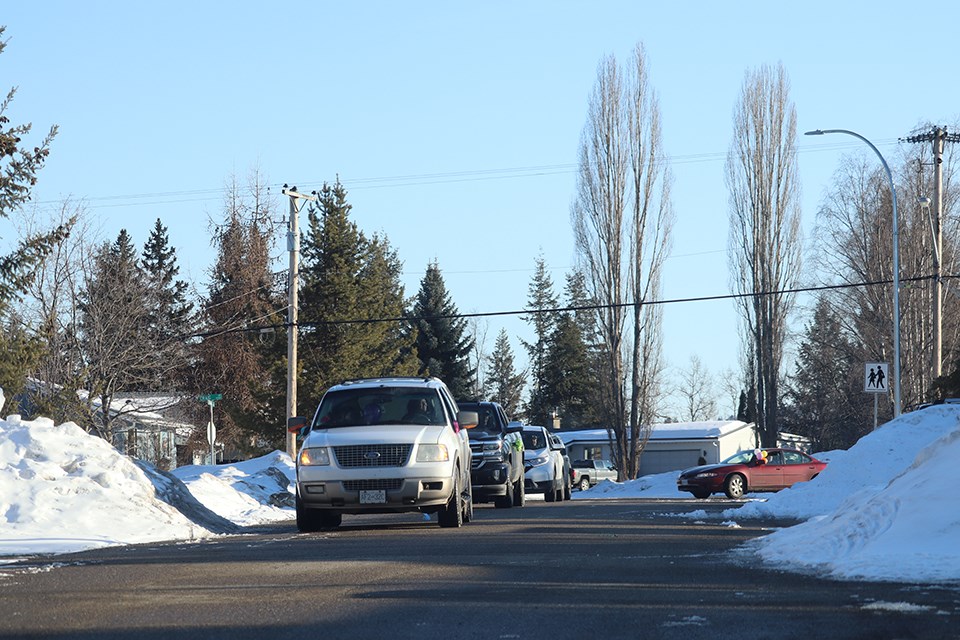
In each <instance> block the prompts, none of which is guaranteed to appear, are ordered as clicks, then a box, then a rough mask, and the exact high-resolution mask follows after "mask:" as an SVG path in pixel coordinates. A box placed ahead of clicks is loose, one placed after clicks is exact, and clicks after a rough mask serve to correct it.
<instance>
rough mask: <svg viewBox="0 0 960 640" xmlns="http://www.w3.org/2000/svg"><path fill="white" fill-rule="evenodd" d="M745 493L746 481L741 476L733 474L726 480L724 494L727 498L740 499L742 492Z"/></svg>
mask: <svg viewBox="0 0 960 640" xmlns="http://www.w3.org/2000/svg"><path fill="white" fill-rule="evenodd" d="M745 491H746V481H745V480H744V478H743V476H742V475H740V474H739V473H735V474H733V475H732V476H730V477H729V478H727V484H726V489H725V493H726V494H727V497H728V498H731V499H733V500H736V499H737V498H742V497H743V494H744V492H745Z"/></svg>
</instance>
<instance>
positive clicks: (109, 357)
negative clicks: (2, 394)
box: [78, 229, 156, 441]
mask: <svg viewBox="0 0 960 640" xmlns="http://www.w3.org/2000/svg"><path fill="white" fill-rule="evenodd" d="M145 289H146V285H145V278H144V274H143V271H142V269H141V266H140V264H139V262H138V260H137V255H136V250H135V248H134V246H133V242H132V241H131V239H130V235H129V234H128V233H127V231H126V229H121V230H120V234H119V235H118V236H117V239H116V240H115V241H114V242H113V243H111V244H105V245H103V246H102V247H101V248H100V249H99V250H98V251H97V253H96V254H95V255H94V258H93V265H92V268H91V270H90V272H89V273H87V274H86V281H85V282H84V288H83V290H82V291H81V292H80V296H79V297H80V300H79V302H78V308H79V311H80V327H79V328H80V336H79V340H80V348H81V352H82V357H83V360H84V365H85V371H86V373H87V375H86V378H87V379H86V383H85V388H86V389H88V390H89V391H90V398H91V401H92V400H93V399H94V398H95V399H96V400H97V401H98V405H97V406H91V407H90V409H91V411H90V414H91V416H93V420H94V422H93V424H91V425H85V426H87V427H88V428H91V429H93V430H95V431H96V432H97V433H98V434H99V435H100V436H101V437H103V438H105V439H107V440H108V441H112V439H113V425H114V421H115V418H116V417H117V415H118V414H114V413H111V411H106V410H104V409H106V408H108V407H111V405H112V402H113V397H114V396H115V395H116V394H117V393H119V392H124V391H142V390H144V389H145V388H146V387H147V384H148V382H149V380H150V378H151V377H152V376H151V371H152V370H153V368H154V367H155V366H156V358H155V355H154V354H153V353H151V352H150V350H149V349H148V348H144V347H145V345H144V343H143V336H144V335H145V334H146V333H147V326H148V318H149V311H148V308H147V302H146V300H145V299H144V296H143V292H144V290H145ZM114 410H117V409H116V408H114ZM119 412H120V413H122V412H123V410H122V409H119Z"/></svg>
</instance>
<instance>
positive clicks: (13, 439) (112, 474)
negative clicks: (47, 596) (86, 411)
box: [0, 416, 216, 555]
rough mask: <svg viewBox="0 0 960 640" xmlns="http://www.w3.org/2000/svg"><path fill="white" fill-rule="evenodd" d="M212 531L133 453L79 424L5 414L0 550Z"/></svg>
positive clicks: (53, 548) (54, 548)
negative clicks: (166, 497) (160, 487)
mask: <svg viewBox="0 0 960 640" xmlns="http://www.w3.org/2000/svg"><path fill="white" fill-rule="evenodd" d="M196 507H197V508H200V507H199V505H196ZM201 512H202V511H201ZM205 522H206V523H207V524H210V525H211V526H213V524H214V523H215V522H216V519H207V520H206V521H205ZM213 533H214V532H213V531H211V530H210V529H208V528H206V527H205V526H202V525H201V524H197V523H196V522H194V521H193V520H191V519H190V518H189V517H188V516H187V515H185V514H184V513H183V512H181V511H179V510H178V509H176V508H175V507H173V506H171V505H170V504H168V503H167V502H164V501H163V499H161V497H160V496H158V492H157V489H156V487H155V486H154V484H153V482H151V480H150V478H149V477H147V475H146V474H145V473H144V472H143V470H142V469H141V468H140V467H138V466H137V465H136V464H134V462H133V461H132V460H131V459H130V458H128V457H126V456H124V455H121V454H120V453H119V452H117V450H116V449H114V448H113V447H112V446H110V445H109V444H107V443H106V442H105V441H103V440H102V439H100V438H97V437H95V436H91V435H88V434H87V433H85V432H84V431H83V430H82V429H81V428H80V427H78V426H76V425H75V424H73V423H66V424H63V425H60V426H54V424H53V421H52V420H49V419H46V418H40V419H37V420H33V421H23V420H21V419H20V417H19V416H9V417H7V419H6V420H0V555H10V554H23V553H64V552H70V551H79V550H82V549H89V548H93V547H105V546H112V545H120V544H129V543H134V542H153V541H159V540H171V539H197V538H204V537H208V536H211V535H213Z"/></svg>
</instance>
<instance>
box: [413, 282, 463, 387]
mask: <svg viewBox="0 0 960 640" xmlns="http://www.w3.org/2000/svg"><path fill="white" fill-rule="evenodd" d="M459 315H460V314H459V312H458V311H457V307H456V305H454V304H453V300H452V299H451V298H450V294H449V293H447V287H446V284H444V281H443V275H442V274H441V273H440V267H439V266H438V265H437V264H436V263H430V264H429V265H427V271H426V273H425V274H424V276H423V280H421V281H420V290H419V291H418V292H417V297H416V301H415V303H414V305H413V324H414V327H415V329H416V332H417V333H416V347H417V357H418V358H419V359H420V368H419V373H420V375H429V376H436V377H438V378H440V379H442V380H443V381H444V382H445V383H446V384H447V386H448V387H449V388H450V392H451V393H452V394H453V396H454V398H456V399H463V398H467V397H468V396H469V395H470V390H471V389H472V388H473V378H474V377H475V376H476V369H474V368H472V367H471V366H470V350H471V349H473V338H472V337H470V336H469V335H467V333H466V328H467V321H466V320H465V319H464V318H462V317H458V316H459Z"/></svg>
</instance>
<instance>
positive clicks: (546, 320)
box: [523, 255, 557, 425]
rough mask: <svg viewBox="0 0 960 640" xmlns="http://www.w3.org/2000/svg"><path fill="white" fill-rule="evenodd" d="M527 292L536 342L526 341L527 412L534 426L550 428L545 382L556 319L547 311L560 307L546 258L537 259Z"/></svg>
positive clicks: (528, 319) (529, 319) (527, 317)
mask: <svg viewBox="0 0 960 640" xmlns="http://www.w3.org/2000/svg"><path fill="white" fill-rule="evenodd" d="M527 291H528V293H527V310H528V311H531V312H533V313H530V314H529V315H527V316H526V317H525V318H524V320H526V321H527V322H529V323H530V324H531V325H533V332H534V336H535V339H534V341H533V342H526V341H523V346H524V347H526V349H527V353H528V354H529V357H530V398H529V400H528V401H527V406H526V411H525V413H526V417H527V420H528V421H529V422H530V423H531V424H543V425H549V424H551V422H550V420H551V414H552V410H553V407H551V406H550V403H549V402H548V400H547V395H548V394H549V389H548V388H547V380H546V379H545V367H546V359H547V352H548V350H549V343H550V338H551V335H552V333H553V331H554V328H555V327H556V321H557V320H556V318H557V317H556V314H555V313H553V312H550V313H546V312H544V311H545V310H547V309H554V308H556V307H557V296H556V294H555V293H554V291H553V280H551V278H550V273H549V272H548V271H547V264H546V261H545V260H544V258H543V255H540V256H538V257H537V261H536V267H535V270H534V274H533V279H532V280H531V281H530V286H529V288H528V289H527Z"/></svg>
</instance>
